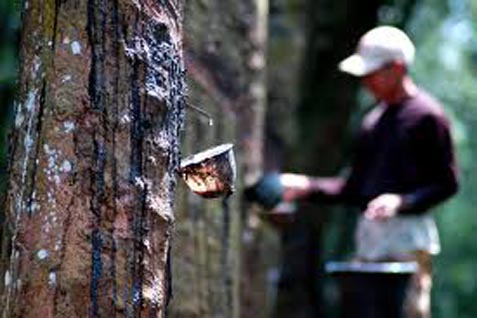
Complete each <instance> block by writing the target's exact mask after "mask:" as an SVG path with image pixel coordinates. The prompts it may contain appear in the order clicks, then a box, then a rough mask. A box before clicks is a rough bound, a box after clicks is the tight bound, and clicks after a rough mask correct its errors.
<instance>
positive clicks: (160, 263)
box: [1, 0, 185, 317]
mask: <svg viewBox="0 0 477 318" xmlns="http://www.w3.org/2000/svg"><path fill="white" fill-rule="evenodd" d="M181 16H182V2H181V1H172V0H171V1H159V2H151V1H127V0H111V1H109V0H89V1H82V2H78V1H52V0H48V1H28V2H25V3H24V8H23V29H22V42H21V74H20V87H19V88H20V90H19V94H18V98H17V102H16V105H15V127H14V130H13V132H12V135H11V139H10V143H11V147H10V148H11V149H10V163H9V171H10V177H9V184H8V188H9V192H8V197H7V205H6V215H7V222H6V224H5V235H6V237H5V239H4V241H3V242H4V244H3V248H2V260H4V261H3V263H2V273H3V277H4V279H2V283H1V291H2V298H1V304H2V306H1V307H2V315H3V316H2V317H38V316H44V317H116V316H119V315H120V316H126V317H141V316H148V317H162V316H164V315H165V312H166V309H165V308H166V305H167V303H168V300H169V298H170V288H171V286H170V281H169V278H170V275H169V272H170V268H169V254H170V253H169V250H170V236H171V230H172V224H173V221H174V215H173V199H174V192H175V186H176V182H175V170H176V168H177V166H178V163H179V134H180V131H181V127H182V122H183V114H184V106H185V99H184V94H185V82H184V65H183V61H182V53H181V50H182V47H181V32H182V30H181V20H180V18H181Z"/></svg>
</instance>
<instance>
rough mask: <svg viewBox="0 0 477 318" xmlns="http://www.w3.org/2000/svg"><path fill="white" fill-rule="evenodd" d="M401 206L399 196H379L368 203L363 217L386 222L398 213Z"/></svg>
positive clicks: (401, 202) (390, 194)
mask: <svg viewBox="0 0 477 318" xmlns="http://www.w3.org/2000/svg"><path fill="white" fill-rule="evenodd" d="M402 204H403V199H402V197H401V196H400V195H399V194H393V193H385V194H381V195H380V196H378V197H376V198H374V199H373V200H371V201H370V202H369V203H368V206H367V208H366V210H365V211H364V216H365V217H366V218H368V219H370V220H387V219H389V218H391V217H393V216H395V215H396V214H397V213H398V212H399V209H400V208H401V207H402Z"/></svg>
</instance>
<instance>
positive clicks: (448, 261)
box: [407, 0, 477, 318]
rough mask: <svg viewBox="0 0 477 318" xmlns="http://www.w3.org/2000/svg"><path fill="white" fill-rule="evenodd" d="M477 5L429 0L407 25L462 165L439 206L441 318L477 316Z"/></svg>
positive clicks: (422, 79) (420, 77) (420, 74)
mask: <svg viewBox="0 0 477 318" xmlns="http://www.w3.org/2000/svg"><path fill="white" fill-rule="evenodd" d="M439 2H440V3H439ZM476 9H477V1H475V0H472V1H466V0H449V1H432V0H423V1H420V2H419V3H418V5H417V7H416V10H415V13H414V15H413V17H412V19H411V20H410V22H409V23H408V26H407V30H408V31H409V33H410V34H411V35H412V36H413V38H414V39H415V42H416V44H417V45H418V51H417V56H416V63H415V66H414V68H413V70H412V72H413V75H414V77H415V78H416V80H417V82H418V83H419V84H420V85H421V86H423V87H424V88H426V89H427V90H428V91H430V92H431V93H432V94H434V95H435V96H437V97H438V98H439V99H440V100H441V101H442V102H443V104H444V106H445V108H446V110H447V113H448V114H449V115H450V117H451V120H452V124H453V136H454V140H455V143H456V147H457V156H458V162H459V167H460V171H461V175H460V177H461V190H460V192H459V194H458V195H457V196H456V197H455V198H453V199H452V200H451V201H450V202H448V203H447V204H445V205H444V206H442V207H440V208H439V209H437V211H435V214H436V216H437V221H438V226H439V229H440V233H441V243H442V253H441V254H440V255H439V256H438V257H437V258H436V264H435V281H434V290H433V296H434V299H433V317H436V318H453V317H455V318H473V317H477V302H476V301H475V299H476V296H477V275H475V268H477V242H476V240H475V235H476V234H475V233H476V230H477V218H476V217H475V215H474V214H475V211H476V206H477V196H476V190H477V178H476V167H477V165H476V161H475V158H476V155H477V141H476V139H475V136H476V135H477V125H476V124H477V32H476V31H477V20H476V17H475V15H474V14H475V12H476Z"/></svg>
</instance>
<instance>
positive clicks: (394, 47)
mask: <svg viewBox="0 0 477 318" xmlns="http://www.w3.org/2000/svg"><path fill="white" fill-rule="evenodd" d="M414 52H415V48H414V44H412V42H411V40H410V39H409V37H408V36H407V35H406V33H404V32H403V31H401V30H399V29H397V28H395V27H391V26H379V27H376V28H374V29H372V30H370V31H368V32H367V33H366V34H364V35H363V36H362V37H361V39H360V40H359V43H358V47H357V48H356V53H355V54H353V55H351V56H349V57H348V58H346V59H344V60H343V61H341V62H340V64H339V65H338V68H339V69H340V70H341V71H343V72H346V73H349V74H351V75H355V76H364V75H367V74H370V73H372V72H374V71H376V70H378V69H380V68H381V67H383V66H385V65H386V64H388V63H390V62H393V61H401V62H404V64H406V65H410V64H412V62H413V61H414Z"/></svg>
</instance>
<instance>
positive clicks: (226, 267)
mask: <svg viewBox="0 0 477 318" xmlns="http://www.w3.org/2000/svg"><path fill="white" fill-rule="evenodd" d="M229 199H230V195H229V196H226V197H225V198H223V199H222V226H223V227H222V251H221V257H220V260H221V265H222V279H223V284H224V286H223V288H224V291H225V304H226V307H225V308H232V299H233V295H232V277H231V274H232V271H231V269H230V264H229V252H230V226H231V224H230V200H229ZM224 314H225V313H224Z"/></svg>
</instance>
